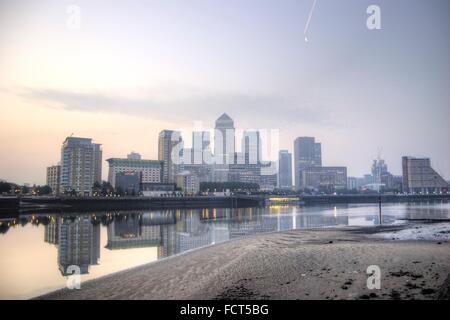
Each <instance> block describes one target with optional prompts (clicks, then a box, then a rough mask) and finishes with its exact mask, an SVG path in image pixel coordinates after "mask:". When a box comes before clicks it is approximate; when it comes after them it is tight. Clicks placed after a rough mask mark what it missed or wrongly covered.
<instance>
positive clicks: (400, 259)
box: [38, 226, 450, 300]
mask: <svg viewBox="0 0 450 320" xmlns="http://www.w3.org/2000/svg"><path fill="white" fill-rule="evenodd" d="M404 228H405V227H403V226H387V227H376V228H374V227H372V228H345V229H340V230H337V229H322V230H308V231H305V230H294V231H288V232H281V233H270V234H261V235H255V236H252V237H249V238H243V239H237V240H232V241H228V242H225V243H221V244H217V245H214V246H210V247H206V248H203V249H199V250H195V251H191V252H187V253H184V254H181V255H177V256H174V257H169V258H167V259H164V260H161V261H157V262H154V263H151V264H148V265H144V266H140V267H137V268H134V269H131V270H126V271H122V272H119V273H116V274H113V275H109V276H106V277H103V278H100V279H96V280H92V281H89V282H86V283H82V285H81V290H67V289H64V290H60V291H56V292H53V293H50V294H48V295H45V296H41V297H39V298H38V299H77V300H78V299H438V298H441V299H442V298H445V299H449V298H450V296H449V286H450V242H449V241H447V240H448V239H447V238H444V240H440V241H417V240H407V241H399V240H387V239H385V238H386V237H387V236H386V235H389V234H390V233H391V234H395V233H398V232H401V231H402V230H403V229H404ZM439 230H441V231H442V230H443V229H439ZM446 230H447V231H448V228H447V229H446ZM444 231H445V230H444ZM394 239H395V237H394ZM409 239H411V238H409ZM371 265H377V266H379V267H380V269H381V289H380V290H369V289H368V288H367V284H366V283H367V278H368V275H367V274H366V270H367V267H368V266H371Z"/></svg>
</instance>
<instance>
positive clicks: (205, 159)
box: [191, 131, 213, 165]
mask: <svg viewBox="0 0 450 320" xmlns="http://www.w3.org/2000/svg"><path fill="white" fill-rule="evenodd" d="M191 155H192V158H191V159H192V162H191V164H196V165H203V164H212V161H213V159H212V154H211V137H210V133H209V132H207V131H194V132H192V151H191Z"/></svg>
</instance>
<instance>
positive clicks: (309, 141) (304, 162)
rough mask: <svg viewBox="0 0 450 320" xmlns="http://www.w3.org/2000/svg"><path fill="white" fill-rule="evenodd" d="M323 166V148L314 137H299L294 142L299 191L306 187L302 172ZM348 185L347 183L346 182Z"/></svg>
mask: <svg viewBox="0 0 450 320" xmlns="http://www.w3.org/2000/svg"><path fill="white" fill-rule="evenodd" d="M320 166H322V147H321V144H320V143H318V142H315V138H313V137H299V138H297V139H295V141H294V172H295V187H296V189H297V190H299V189H304V188H305V187H306V186H305V185H302V184H301V181H302V180H301V177H300V175H301V171H302V170H303V169H305V168H308V167H320ZM346 183H347V182H346Z"/></svg>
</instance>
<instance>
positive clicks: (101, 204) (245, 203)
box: [0, 194, 450, 214]
mask: <svg viewBox="0 0 450 320" xmlns="http://www.w3.org/2000/svg"><path fill="white" fill-rule="evenodd" d="M270 197H276V198H280V196H276V195H272V196H271V195H232V196H184V197H175V196H170V197H22V198H11V197H0V214H1V213H2V212H6V213H11V212H15V213H19V212H30V211H33V212H44V213H46V212H52V211H59V212H76V211H82V210H161V209H183V208H185V209H194V208H231V207H233V208H239V207H257V206H264V205H265V204H266V200H267V198H270ZM281 197H283V196H281ZM292 197H294V198H296V199H298V202H299V203H301V205H327V204H350V203H379V202H380V200H381V203H401V202H403V203H406V202H427V201H450V194H442V195H437V194H436V195H435V194H428V195H390V194H382V195H378V194H368V195H364V194H349V195H317V196H292ZM275 204H277V203H275ZM278 205H283V202H282V201H280V202H279V203H278Z"/></svg>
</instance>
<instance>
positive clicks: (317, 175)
mask: <svg viewBox="0 0 450 320" xmlns="http://www.w3.org/2000/svg"><path fill="white" fill-rule="evenodd" d="M300 179H301V181H300V183H301V185H302V186H304V188H305V189H313V190H317V191H322V192H326V193H331V192H334V191H336V190H343V189H346V188H347V168H346V167H312V166H311V167H307V168H304V169H303V170H302V171H301V175H300Z"/></svg>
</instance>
